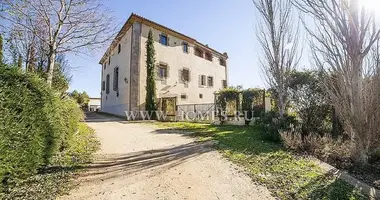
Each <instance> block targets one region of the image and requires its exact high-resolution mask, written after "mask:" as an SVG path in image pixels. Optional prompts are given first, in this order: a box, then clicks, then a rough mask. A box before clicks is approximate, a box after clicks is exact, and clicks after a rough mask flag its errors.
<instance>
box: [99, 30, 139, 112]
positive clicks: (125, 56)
mask: <svg viewBox="0 0 380 200" xmlns="http://www.w3.org/2000/svg"><path fill="white" fill-rule="evenodd" d="M131 36H132V30H131V29H129V30H128V31H127V33H126V34H125V35H124V37H123V38H122V39H121V41H120V44H121V47H122V48H121V52H120V54H118V47H117V46H116V48H115V49H114V50H113V51H112V53H111V64H110V65H108V58H107V59H106V60H105V62H106V63H107V67H106V70H103V66H102V70H103V73H102V81H106V76H107V74H109V75H110V86H109V87H110V92H109V94H106V90H104V91H102V95H101V98H102V108H101V110H102V111H103V112H107V113H112V114H115V115H121V116H124V115H125V111H126V110H128V109H129V101H130V96H129V94H130V92H129V86H130V84H129V83H130V63H131ZM117 66H118V67H119V81H118V83H119V96H118V97H117V92H116V91H114V90H113V75H114V69H115V67H117Z"/></svg>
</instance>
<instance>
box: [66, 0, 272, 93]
mask: <svg viewBox="0 0 380 200" xmlns="http://www.w3.org/2000/svg"><path fill="white" fill-rule="evenodd" d="M105 3H106V5H107V6H108V8H109V9H110V10H112V12H113V16H114V17H115V18H116V23H117V24H120V26H121V25H122V24H124V22H125V21H126V20H127V19H128V17H129V16H130V14H131V13H132V12H134V13H136V14H138V15H141V16H144V17H146V18H148V19H151V20H153V21H155V22H157V23H160V24H162V25H165V26H167V27H169V28H172V29H174V30H176V31H178V32H181V33H183V34H185V35H188V36H190V37H192V38H195V39H197V40H198V41H199V42H202V43H204V44H208V45H209V46H210V47H212V48H214V49H216V50H218V51H220V52H228V55H229V66H228V67H229V75H230V76H229V81H230V84H232V85H243V86H244V88H248V87H264V86H265V81H264V79H263V78H262V73H261V69H260V67H259V61H258V59H257V57H258V55H259V53H258V50H259V47H258V45H257V40H256V36H255V31H254V27H255V23H256V17H255V9H254V6H253V3H252V1H251V0H239V1H231V0H191V1H182V0H159V1H157V0H107V1H106V2H105ZM103 53H104V49H99V51H97V52H94V53H93V55H90V56H87V57H84V56H81V57H77V56H74V55H69V56H68V59H69V62H70V65H71V67H72V68H73V70H72V75H73V80H72V82H71V87H70V90H74V89H76V90H78V91H86V92H87V93H88V94H89V95H90V96H91V97H99V96H100V76H101V66H100V65H99V64H98V61H99V60H100V58H101V56H102V55H103Z"/></svg>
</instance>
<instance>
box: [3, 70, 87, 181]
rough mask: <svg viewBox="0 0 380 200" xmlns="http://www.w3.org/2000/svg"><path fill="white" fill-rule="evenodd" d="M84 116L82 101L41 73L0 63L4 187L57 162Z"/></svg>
mask: <svg viewBox="0 0 380 200" xmlns="http://www.w3.org/2000/svg"><path fill="white" fill-rule="evenodd" d="M81 119H83V113H82V112H81V110H80V109H79V107H78V105H77V104H76V103H75V102H73V101H72V100H70V99H60V98H59V96H57V95H56V94H55V92H54V91H53V90H51V89H50V88H49V87H48V86H47V85H46V83H45V82H44V81H43V80H41V79H40V78H39V77H38V76H36V75H32V74H25V73H22V72H20V71H19V70H18V69H16V68H9V67H6V66H0V182H1V183H2V184H0V188H1V185H3V186H5V185H7V183H9V181H10V180H15V179H24V178H27V177H29V176H30V175H34V174H36V173H37V171H38V170H39V169H41V168H43V167H46V166H48V165H51V164H55V162H56V161H57V159H53V158H56V157H57V155H60V154H61V152H65V151H69V150H68V149H69V148H70V144H69V142H70V140H71V139H72V138H73V135H74V134H75V133H77V130H78V126H79V121H80V120H81ZM53 161H54V163H53Z"/></svg>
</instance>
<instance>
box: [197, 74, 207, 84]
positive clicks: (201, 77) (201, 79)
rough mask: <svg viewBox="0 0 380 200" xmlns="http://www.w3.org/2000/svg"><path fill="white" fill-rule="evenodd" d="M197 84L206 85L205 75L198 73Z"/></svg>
mask: <svg viewBox="0 0 380 200" xmlns="http://www.w3.org/2000/svg"><path fill="white" fill-rule="evenodd" d="M199 85H200V86H206V75H200V76H199Z"/></svg>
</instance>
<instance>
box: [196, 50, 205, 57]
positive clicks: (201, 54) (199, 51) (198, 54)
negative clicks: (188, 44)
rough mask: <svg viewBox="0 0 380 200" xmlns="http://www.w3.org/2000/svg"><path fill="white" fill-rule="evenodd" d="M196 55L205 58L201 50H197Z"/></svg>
mask: <svg viewBox="0 0 380 200" xmlns="http://www.w3.org/2000/svg"><path fill="white" fill-rule="evenodd" d="M195 55H196V56H198V57H201V58H203V51H202V50H200V49H199V48H195Z"/></svg>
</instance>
